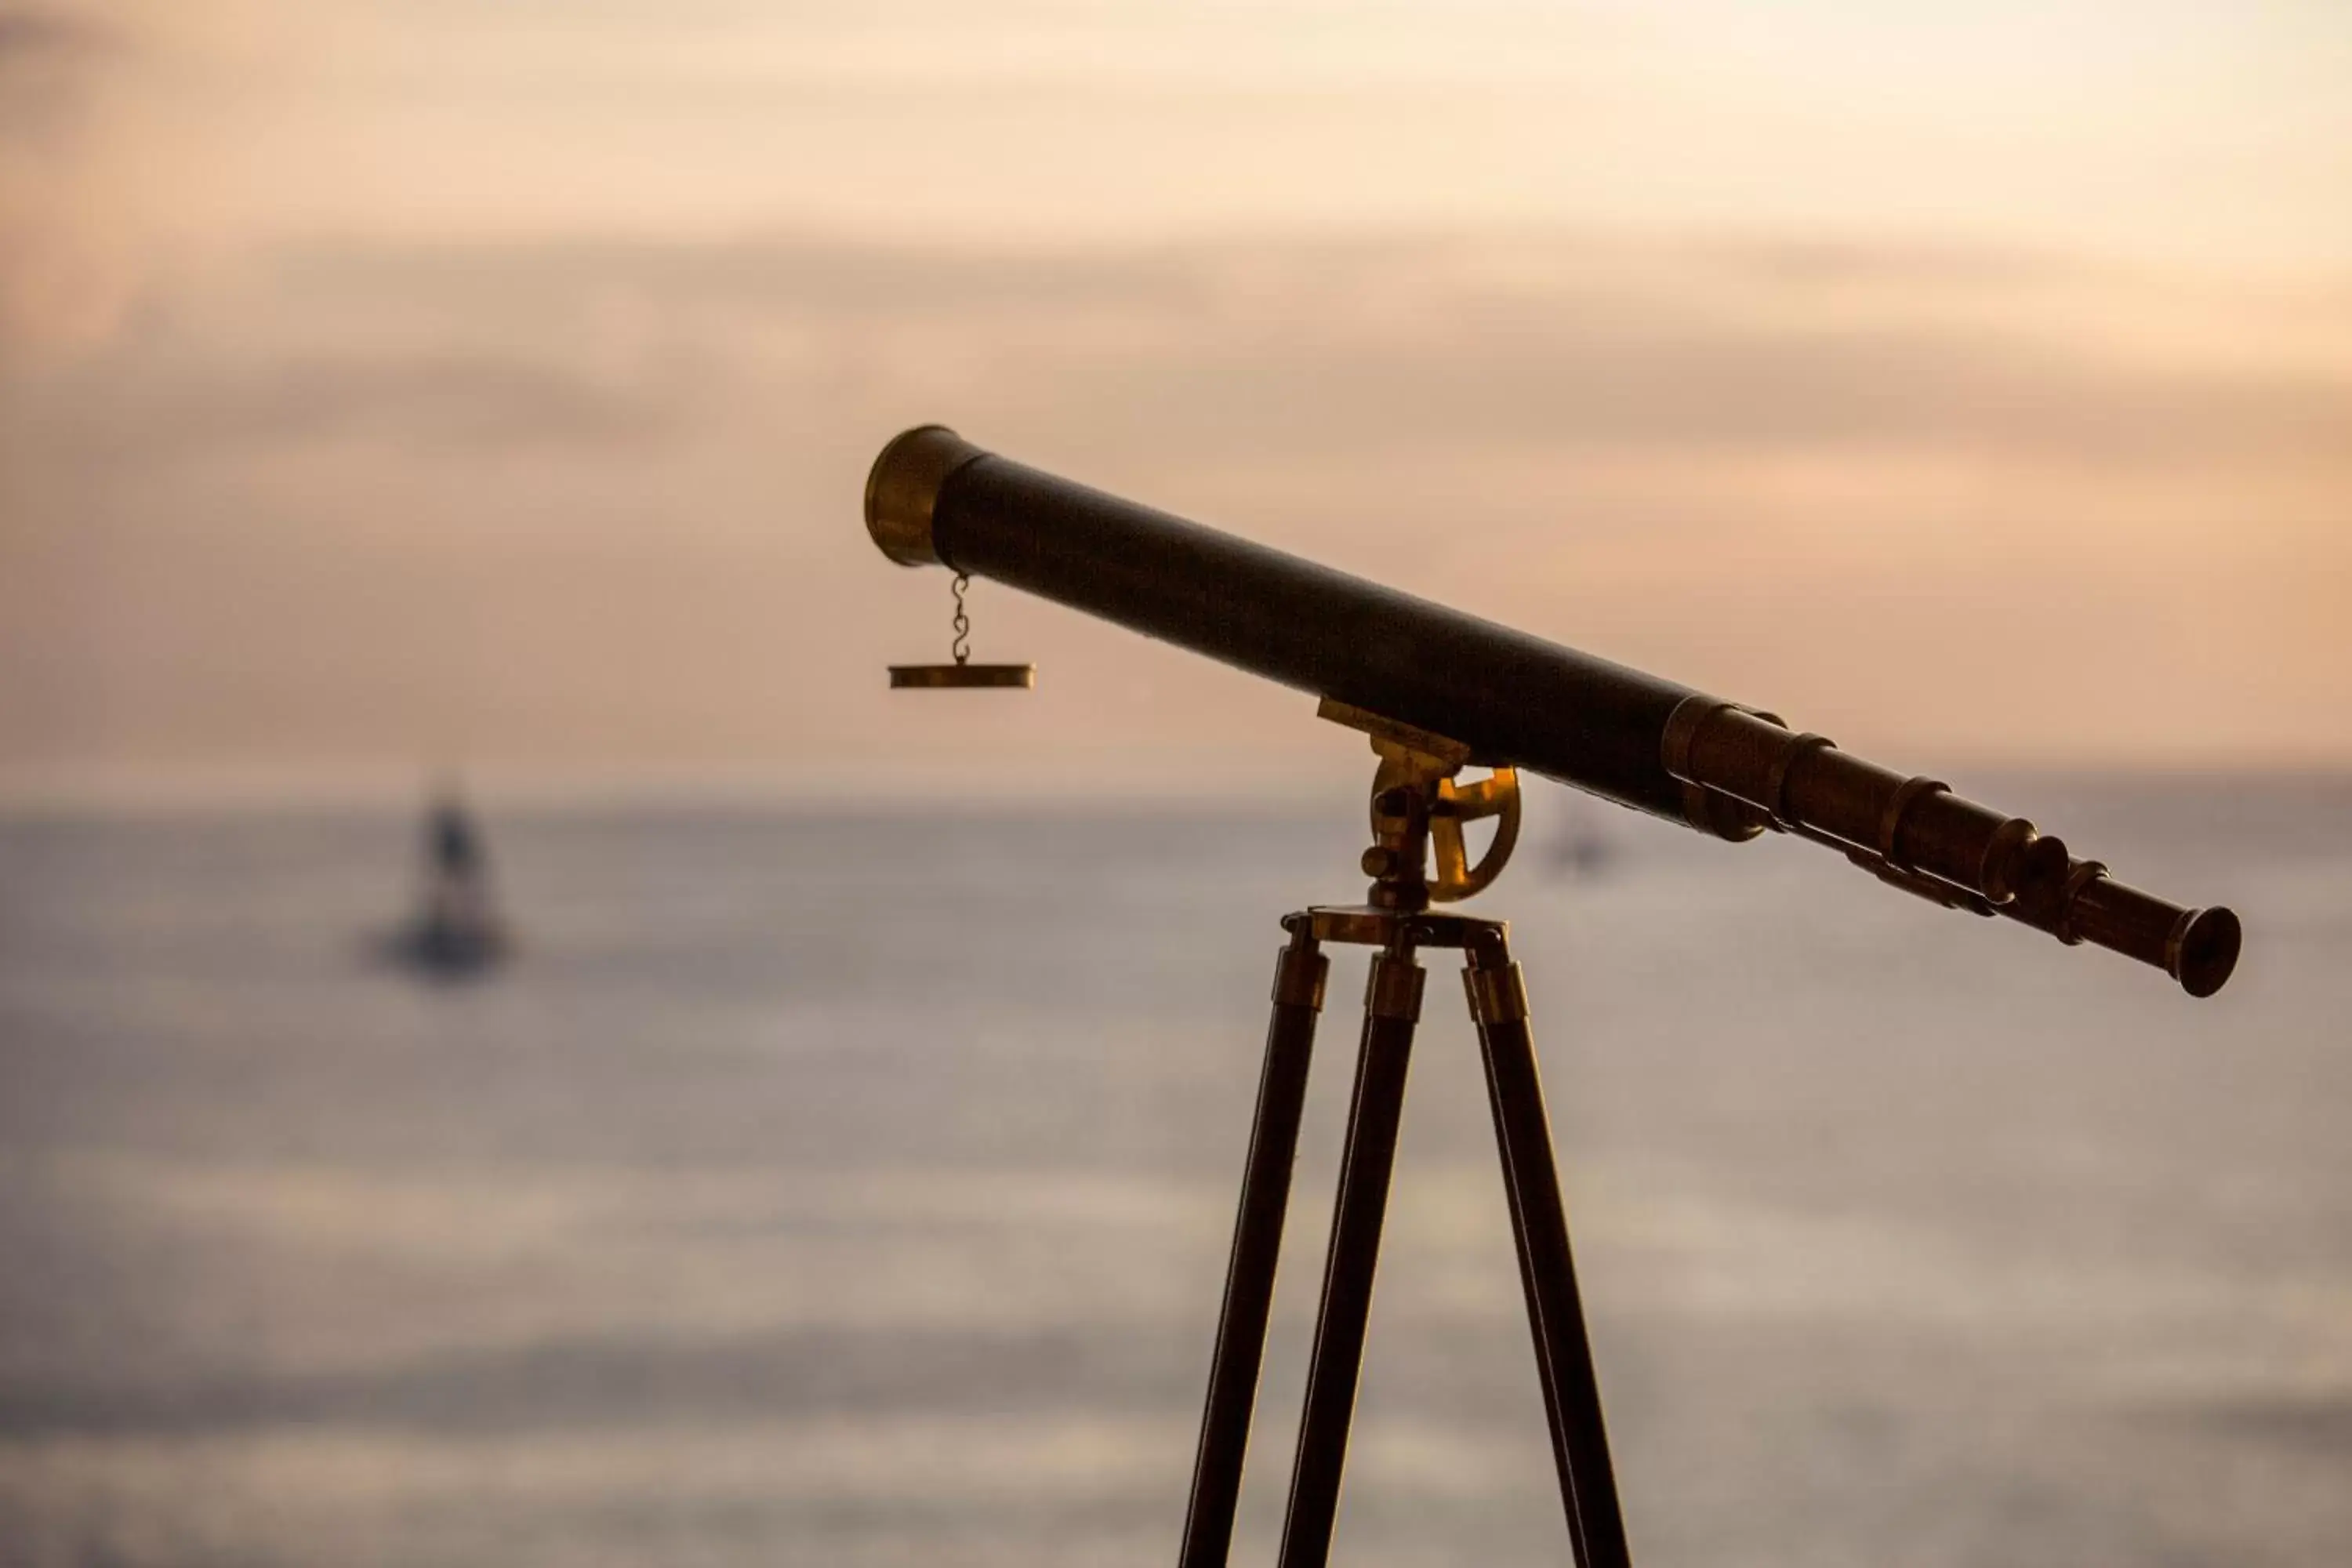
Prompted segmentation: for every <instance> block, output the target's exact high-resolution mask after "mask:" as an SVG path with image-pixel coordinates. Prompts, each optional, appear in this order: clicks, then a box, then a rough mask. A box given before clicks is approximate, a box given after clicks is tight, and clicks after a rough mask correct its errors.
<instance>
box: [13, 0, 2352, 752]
mask: <svg viewBox="0 0 2352 1568" xmlns="http://www.w3.org/2000/svg"><path fill="white" fill-rule="evenodd" d="M2347 79H2352V8H2347V7H2344V6H2342V5H2334V4H2326V3H2317V0H2305V3H2299V4H2285V3H2273V4H2263V3H2255V4H2243V5H2186V4H2178V3H2175V0H2140V3H2137V4H2130V3H2122V0H2114V3H2098V4H2094V3H2092V0H2061V3H2056V4H2038V5H2024V4H2011V3H2010V0H1984V3H1980V4H1977V5H1969V6H1933V7H1930V6H1926V5H1916V6H1905V5H1886V4H1881V5H1860V4H1854V5H1832V4H1826V3H1820V0H1811V3H1799V4H1790V5H1776V6H1771V7H1759V6H1750V5H1734V4H1730V3H1728V0H1685V3H1682V4H1660V5H1631V4H1606V3H1600V0H1595V3H1592V4H1586V5H1539V4H1533V3H1526V0H1515V3H1504V0H1466V3H1465V0H1454V3H1451V4H1406V3H1402V0H1391V3H1387V4H1352V5H1343V4H1338V3H1332V4H1321V3H1307V0H1261V3H1257V4H1251V5H1238V4H1235V5H1187V6H1175V5H1158V4H1143V3H1136V0H1121V3H1109V0H1104V3H1077V0H1033V3H1027V4H1021V5H1008V6H985V5H970V4H946V3H942V0H883V3H880V4H875V5H860V6H856V7H833V6H817V5H801V4H791V3H783V0H772V3H768V4H754V3H752V0H472V3H463V0H300V3H296V0H275V3H272V0H176V3H171V4H164V3H162V0H142V3H117V4H74V3H69V0H0V797H10V798H14V797H24V796H33V797H44V798H69V799H81V798H92V799H95V798H100V797H101V796H107V795H139V794H141V793H142V792H147V793H153V794H160V795H164V796H166V797H174V798H176V797H180V796H184V795H188V794H191V793H204V792H215V793H217V792H222V791H228V792H236V791H252V792H258V793H260V794H263V795H274V794H300V793H315V792H319V791H325V790H345V789H362V788H364V789H383V790H390V791H394V792H398V791H404V790H413V788H414V787H415V784H416V782H417V780H418V779H420V778H421V777H424V776H428V775H430V774H433V773H441V772H445V771H448V770H460V769H461V770H464V771H465V772H466V773H468V775H469V776H474V777H477V778H481V779H486V780H489V781H492V782H493V783H500V782H503V784H506V785H507V786H509V787H514V788H523V787H546V788H565V787H573V786H577V787H583V788H601V787H608V786H618V787H656V786H658V787H677V788H689V789H691V788H704V787H711V788H732V787H742V788H749V789H771V788H785V789H792V790H815V791H824V792H829V793H836V794H837V793H845V792H848V793H856V792H863V791H868V790H875V791H886V792H889V791H908V792H914V793H919V794H929V793H937V792H940V791H963V790H969V791H978V792H985V793H990V794H997V793H1007V792H1010V793H1022V792H1032V791H1049V792H1067V791H1083V792H1088V793H1100V794H1108V795H1120V794H1126V795H1154V796H1160V795H1167V794H1170V793H1188V792H1196V791H1202V790H1208V791H1216V792H1223V791H1227V790H1234V789H1256V788H1275V787H1281V788H1288V787H1292V786H1299V785H1309V784H1311V785H1313V786H1314V787H1321V785H1322V784H1324V783H1326V782H1328V781H1331V780H1337V779H1342V778H1352V777H1353V776H1354V774H1356V773H1360V772H1361V771H1362V767H1361V759H1360V755H1359V752H1360V739H1359V738H1355V737H1350V736H1348V735H1346V734H1344V733H1341V732H1339V731H1333V730H1330V729H1329V728H1328V727H1326V726H1320V725H1318V724H1316V723H1315V722H1313V721H1312V704H1311V701H1310V700H1307V699H1305V698H1302V697H1300V696H1299V695H1298V694H1296V693H1290V692H1286V691H1283V690H1280V689H1276V688H1272V687H1269V686H1266V685H1265V684H1264V683H1262V682H1259V681H1256V680H1255V679H1252V678H1249V677H1245V676H1242V675H1239V674H1237V673H1234V672H1232V671H1228V670H1223V669H1221V668H1217V667H1215V666H1213V665H1210V664H1208V663H1206V662H1204V661H1202V660H1200V659H1198V658H1194V657H1193V656H1190V655H1186V654H1181V653H1179V652H1177V651H1175V650H1172V649H1169V648H1165V647H1158V646H1155V645H1152V644H1150V643H1147V642H1144V641H1142V640H1140V639H1139V638H1136V637H1133V636H1131V635H1130V634H1128V633H1125V632H1122V631H1120V630H1118V629H1117V628H1114V627H1110V626H1104V625H1100V624H1097V623H1092V622H1088V621H1087V620H1086V619H1084V618H1083V617H1080V616H1076V615H1074V614H1071V613H1069V612H1066V611H1063V610H1060V609H1057V608H1055V607H1053V606H1050V605H1041V604H1037V603H1034V602H1031V601H1025V600H1024V599H1022V598H1021V597H1020V596H1019V595H1015V594H1013V593H1012V592H1011V591H1009V590H1004V589H1002V588H997V587H994V586H992V585H990V584H981V585H979V587H978V588H976V590H975V592H974V595H973V599H972V613H973V618H974V624H975V638H974V646H975V649H976V651H977V653H978V655H979V657H982V658H1034V659H1035V660H1036V661H1037V662H1038V664H1039V666H1040V685H1039V689H1038V690H1037V691H1035V692H1034V693H1032V694H1029V695H1027V696H1012V695H1003V694H995V695H988V696H972V697H962V696H954V697H949V696H939V695H929V694H926V695H923V696H916V697H910V696H906V695H900V696H897V697H893V696H891V695H889V694H888V693H887V692H886V691H885V690H884V689H883V684H882V673H881V671H882V666H883V665H884V664H885V663H887V662H890V661H893V660H904V659H919V658H935V657H940V655H942V654H943V653H944V651H945V647H946V643H947V637H948V627H947V622H948V616H949V614H950V609H951V605H950V602H949V598H948V592H947V583H946V581H945V579H944V577H943V575H941V574H937V573H913V572H907V571H903V570H901V569H898V568H895V567H892V566H890V565H889V564H887V563H885V562H884V561H883V560H882V559H881V558H880V556H879V555H878V554H877V553H876V552H874V550H873V548H872V546H871V545H870V543H869V542H867V541H866V537H865V533H864V530H863V527H862V524H861V521H860V518H859V515H858V511H859V497H860V489H861V486H862V481H863V477H864V472H865V468H866V465H867V463H868V462H869V461H870V460H871V458H872V456H873V454H874V453H875V452H876V451H877V450H878V449H879V447H881V446H882V444H883V443H884V441H885V440H887V437H889V436H890V435H891V434H892V433H894V432H895V431H897V430H898V429H900V428H902V427H904V426H908V425H912V424H917V423H922V422H927V421H933V420H937V421H943V422H946V423H949V424H951V425H954V426H957V427H959V428H960V429H961V430H962V431H963V432H964V433H965V434H966V435H968V436H970V437H972V438H973V439H975V440H978V441H980V442H981V443H982V444H983V445H986V446H990V447H995V448H997V449H1000V450H1003V451H1005V452H1007V453H1008V454H1010V455H1013V456H1015V457H1018V458H1022V459H1024V460H1025V461H1029V462H1032V463H1034V464H1036V465H1037V466H1040V467H1045V468H1052V469H1055V470H1057V471H1060V472H1064V473H1067V474H1069V475H1071V476H1072V477H1075V478H1079V479H1085V480H1087V481H1088V482H1091V483H1094V484H1097V485H1098V486H1101V487H1102V488H1106V489H1112V490H1116V491H1118V492H1121V493H1125V494H1129V495H1131V496H1133V497H1135V498H1137V499H1139V500H1146V501H1150V502H1151V503H1153V504H1157V505H1160V506H1162V507H1164V508H1166V509H1168V510H1175V511H1178V512H1181V513H1184V514H1186V515H1191V516H1194V517H1197V518H1200V519H1202V521H1211V522H1213V523H1215V524H1217V525H1219V526H1222V527H1225V528H1229V529H1232V530H1234V531H1239V532H1242V533H1244V534H1248V535H1250V536H1252V537H1255V538H1257V539H1260V540H1263V541H1265V542H1269V543H1273V544H1276V545H1278V546H1280V547H1283V548H1286V549H1289V550H1292V551H1296V552H1300V553H1303V554H1307V555H1309V556H1312V557H1315V558H1318V559H1321V560H1325V561H1328V562H1329V563H1333V564H1336V565H1339V566H1342V567H1345V568H1347V569H1349V570H1352V571H1357V572H1360V573H1363V574H1367V575H1370V576H1372V577H1375V578H1378V579H1381V580H1382V581H1386V582H1390V583H1393V584H1397V585H1399V586H1402V587H1406V588H1409V589H1411V590H1412V591H1415V592H1418V593H1421V594H1423V595H1428V596H1431V597H1434V598H1437V599H1440V600H1444V601H1446V602H1449V603H1453V604H1456V605H1462V606H1463V607H1465V608H1468V609H1472V610H1475V611H1477V612H1479V613H1481V614H1485V615H1488V616H1495V617H1496V618H1498V619H1501V620H1504V621H1507V622H1510V623H1512V624H1515V625H1517V626H1523V627H1526V628H1528V629H1529V630H1532V631H1536V632H1538V633H1540V634H1543V635H1546V636H1549V637H1555V638H1557V639H1559V640H1560V641H1563V642H1567V643H1570V644H1571V645H1574V646H1577V647H1583V648H1586V649H1588V650H1590V651H1592V652H1595V653H1599V654H1602V655H1605V656H1607V657H1610V658H1616V659H1619V660H1621V661H1623V662H1628V663H1633V664H1635V665H1639V666H1642V667H1643V668H1650V669H1652V670H1654V671H1655V672H1656V673H1658V674H1661V675H1664V676H1665V677H1668V678H1669V679H1677V680H1681V681H1684V682H1685V683H1688V684H1691V685H1695V686H1698V687H1702V688H1705V689H1711V690H1716V691H1719V692H1721V693H1722V694H1724V695H1726V696H1729V697H1732V698H1735V699H1738V700H1744V701H1749V702H1753V703H1756V704H1759V705H1761V706H1767V707H1770V708H1772V709H1774V710H1778V711H1780V712H1782V713H1785V714H1787V715H1789V716H1790V719H1791V720H1792V721H1795V722H1797V724H1798V726H1799V727H1800V728H1809V729H1813V730H1817V731H1823V732H1826V733H1829V734H1832V735H1834V736H1836V737H1838V738H1839V740H1840V741H1841V742H1843V743H1845V744H1846V745H1848V746H1849V747H1851V748H1853V749H1855V750H1858V751H1863V752H1865V754H1871V755H1874V756H1875V757H1877V758H1879V760H1883V761H1885V762H1886V763H1889V765H1893V766H1898V767H1905V768H1921V769H1933V770H1935V771H1937V772H1938V773H1939V775H1940V776H1950V775H1951V771H1952V770H1953V769H1954V768H1958V767H1960V766H1962V765H1964V764H1965V765H1975V766H1985V767H1994V766H2010V765H2017V764H2030V765H2042V766H2061V767H2109V766H2196V767H2242V766H2294V767H2310V766H2323V767H2338V766H2342V765H2345V764H2346V763H2352V634H2347V629H2346V628H2347V625H2352V199H2347V197H2352V94H2347V93H2345V92H2344V91H2343V90H2342V84H2343V83H2344V82H2345V81H2346V80H2347ZM1955 782H1956V783H1957V782H1960V781H1958V780H1956V781H1955Z"/></svg>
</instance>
